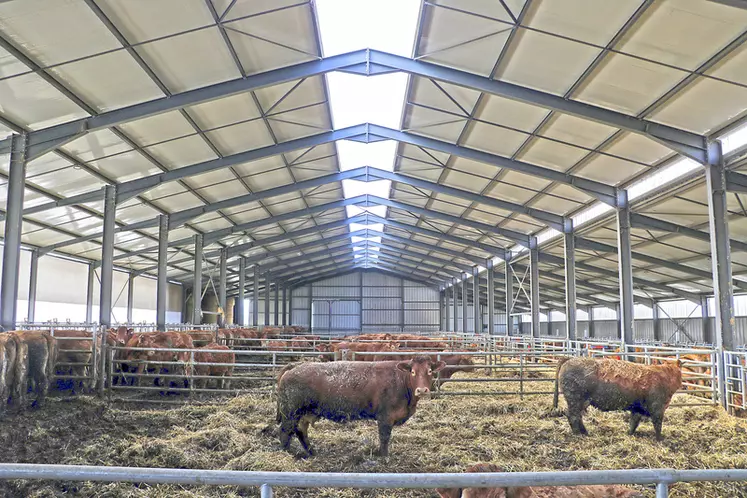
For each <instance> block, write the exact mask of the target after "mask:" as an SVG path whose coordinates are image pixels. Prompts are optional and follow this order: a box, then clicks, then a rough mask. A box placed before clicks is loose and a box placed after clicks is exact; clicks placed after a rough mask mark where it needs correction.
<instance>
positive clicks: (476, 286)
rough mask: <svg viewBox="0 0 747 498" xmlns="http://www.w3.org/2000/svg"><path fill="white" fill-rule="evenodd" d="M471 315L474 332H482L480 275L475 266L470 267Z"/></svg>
mask: <svg viewBox="0 0 747 498" xmlns="http://www.w3.org/2000/svg"><path fill="white" fill-rule="evenodd" d="M472 315H473V318H472V319H473V320H474V322H475V334H479V333H480V332H482V327H481V326H480V322H481V321H482V320H481V318H482V317H481V316H480V275H479V272H478V269H477V266H475V267H473V268H472Z"/></svg>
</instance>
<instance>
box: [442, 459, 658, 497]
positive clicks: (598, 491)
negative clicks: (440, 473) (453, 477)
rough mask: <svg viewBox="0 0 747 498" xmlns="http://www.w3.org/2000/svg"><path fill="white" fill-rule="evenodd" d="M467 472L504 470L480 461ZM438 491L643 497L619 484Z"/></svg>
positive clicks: (444, 493) (448, 494)
mask: <svg viewBox="0 0 747 498" xmlns="http://www.w3.org/2000/svg"><path fill="white" fill-rule="evenodd" d="M466 472H469V473H482V472H503V470H502V469H501V468H500V467H498V466H497V465H493V464H489V463H479V464H477V465H473V466H471V467H469V468H468V469H467V471H466ZM436 491H437V492H438V494H439V496H441V498H643V495H642V494H641V493H639V492H637V491H635V490H633V489H630V488H626V487H625V486H618V485H611V486H610V485H607V486H531V487H530V486H521V487H500V488H467V489H458V488H452V489H445V488H439V489H437V490H436Z"/></svg>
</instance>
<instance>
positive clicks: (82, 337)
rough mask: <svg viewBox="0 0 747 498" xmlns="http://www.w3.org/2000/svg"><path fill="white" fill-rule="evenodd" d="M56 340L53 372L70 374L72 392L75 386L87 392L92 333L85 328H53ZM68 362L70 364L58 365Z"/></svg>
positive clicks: (63, 374) (61, 374)
mask: <svg viewBox="0 0 747 498" xmlns="http://www.w3.org/2000/svg"><path fill="white" fill-rule="evenodd" d="M53 334H54V337H55V339H59V340H58V341H57V362H56V364H55V373H56V375H58V376H68V375H69V376H70V377H71V380H72V387H73V393H74V392H75V390H76V388H80V389H81V391H82V392H87V391H89V390H90V388H91V387H92V386H91V385H90V378H89V377H88V374H90V371H89V366H91V358H92V356H93V352H92V350H93V334H92V333H91V332H88V331H86V330H55V331H54V333H53ZM61 363H70V364H71V365H60V364H61Z"/></svg>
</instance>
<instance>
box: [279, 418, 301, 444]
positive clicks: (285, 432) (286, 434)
mask: <svg viewBox="0 0 747 498" xmlns="http://www.w3.org/2000/svg"><path fill="white" fill-rule="evenodd" d="M297 426H298V419H290V418H285V417H283V420H282V422H281V423H280V446H282V447H283V449H284V450H289V449H290V440H291V436H292V435H293V434H298V432H297V431H298V429H297Z"/></svg>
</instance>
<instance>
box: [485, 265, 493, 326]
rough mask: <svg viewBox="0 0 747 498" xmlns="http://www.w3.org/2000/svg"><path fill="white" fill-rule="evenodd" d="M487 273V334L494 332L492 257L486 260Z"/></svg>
mask: <svg viewBox="0 0 747 498" xmlns="http://www.w3.org/2000/svg"><path fill="white" fill-rule="evenodd" d="M485 266H486V268H487V269H488V270H487V274H488V334H489V335H493V334H495V270H494V269H493V259H492V258H489V259H488V260H487V262H486V265H485Z"/></svg>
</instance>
